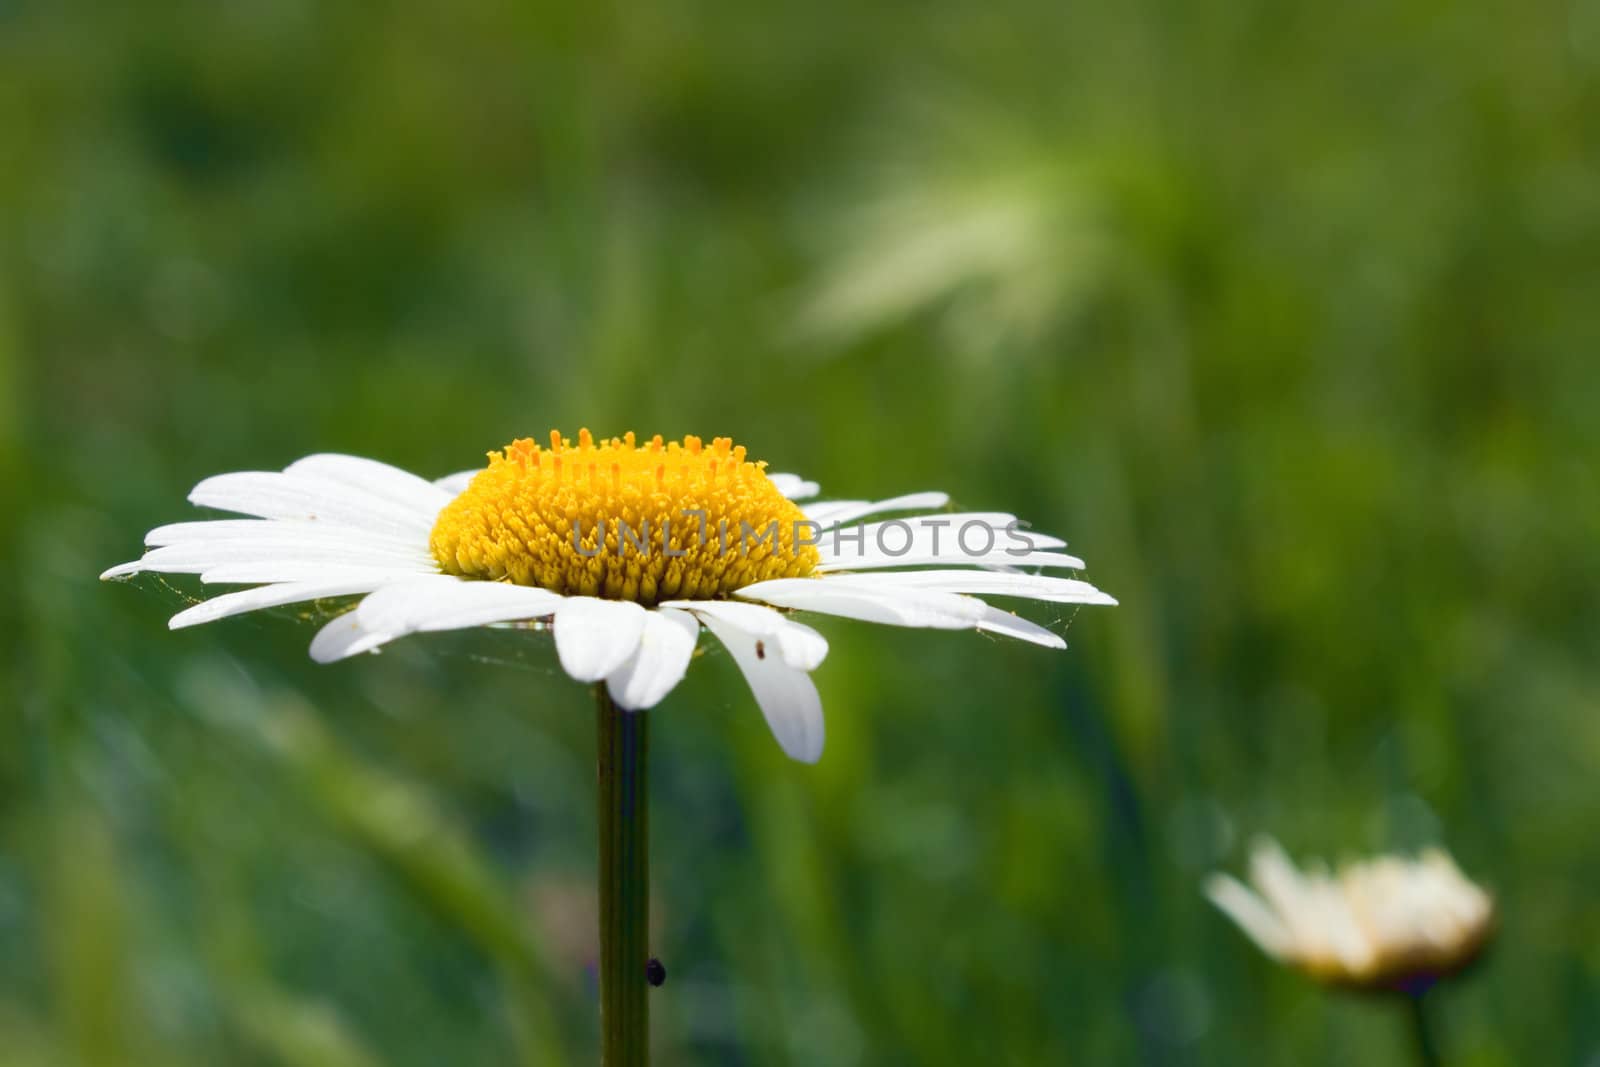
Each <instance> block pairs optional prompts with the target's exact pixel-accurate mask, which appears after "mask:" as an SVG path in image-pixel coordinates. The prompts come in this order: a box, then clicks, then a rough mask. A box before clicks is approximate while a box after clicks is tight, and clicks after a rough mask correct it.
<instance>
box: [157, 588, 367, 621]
mask: <svg viewBox="0 0 1600 1067" xmlns="http://www.w3.org/2000/svg"><path fill="white" fill-rule="evenodd" d="M383 581H384V579H381V578H380V579H367V580H365V581H362V580H350V581H343V582H279V583H277V584H275V585H263V586H258V587H257V588H255V589H241V590H240V591H239V592H237V593H223V594H222V595H221V596H214V597H212V598H211V599H210V600H203V601H201V602H200V603H198V604H196V605H195V606H194V607H192V608H188V609H186V610H184V611H180V612H178V614H176V615H174V616H173V617H172V618H171V619H169V620H168V621H167V626H168V627H169V628H170V629H173V630H181V629H183V628H184V627H185V626H199V625H200V624H201V623H206V622H216V621H217V620H218V619H225V618H227V617H228V616H230V615H241V614H243V613H245V612H247V611H258V610H260V609H262V608H277V607H282V606H283V605H285V604H299V603H302V602H304V601H307V600H320V599H322V598H323V597H332V596H351V595H353V594H355V593H370V592H372V590H374V589H376V588H378V587H379V586H380V585H382V584H383Z"/></svg>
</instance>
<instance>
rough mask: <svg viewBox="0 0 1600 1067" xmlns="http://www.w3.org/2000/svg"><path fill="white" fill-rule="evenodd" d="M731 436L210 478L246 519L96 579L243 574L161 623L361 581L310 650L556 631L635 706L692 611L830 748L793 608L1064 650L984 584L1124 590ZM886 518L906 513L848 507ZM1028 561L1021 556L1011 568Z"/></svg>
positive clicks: (690, 637) (309, 466)
mask: <svg viewBox="0 0 1600 1067" xmlns="http://www.w3.org/2000/svg"><path fill="white" fill-rule="evenodd" d="M764 468H765V465H764V464H762V463H756V462H752V461H750V460H748V459H747V458H746V456H745V450H744V449H743V448H742V447H736V446H734V445H733V443H732V442H731V441H729V440H728V439H727V438H718V439H717V440H715V441H713V442H712V443H711V444H710V445H705V444H703V443H702V441H701V440H700V439H699V438H697V437H685V438H684V439H683V441H682V442H677V441H673V442H663V441H662V439H661V438H660V437H655V438H653V439H652V440H650V441H647V442H644V443H638V442H637V441H636V440H635V438H634V435H633V434H631V433H630V434H628V435H626V436H625V437H623V438H620V439H618V438H613V439H611V440H608V441H597V440H595V439H594V438H592V437H591V436H590V434H589V432H588V431H587V430H585V431H583V432H581V433H580V434H579V435H578V440H577V442H576V443H574V442H572V441H570V440H567V439H564V438H562V437H561V435H560V434H559V433H552V434H551V435H550V444H549V447H548V448H546V447H542V446H540V445H538V444H535V443H534V442H532V441H530V440H519V441H515V442H513V443H512V444H510V445H509V446H507V447H506V448H505V449H504V450H503V451H500V452H491V453H490V454H489V464H488V466H487V467H486V468H485V469H483V470H479V471H463V472H461V473H458V474H453V475H450V476H449V477H446V478H441V479H439V480H438V481H427V480H425V479H423V478H420V477H417V476H416V475H413V474H409V473H407V472H405V471H402V470H399V469H397V468H394V467H390V466H387V465H385V464H383V463H379V462H376V461H374V460H370V459H360V458H357V457H354V456H340V455H316V456H308V457H306V458H305V459H302V460H298V461H296V462H295V463H292V464H290V465H289V466H288V467H287V468H285V469H284V470H282V471H274V472H255V471H250V472H241V473H234V474H222V475H217V476H216V477H213V478H208V479H206V480H205V481H203V482H201V483H200V484H199V485H197V486H196V487H195V489H194V491H193V492H192V493H190V494H189V500H190V502H191V503H193V504H196V505H199V506H201V507H209V508H215V509H218V510H220V511H227V512H234V513H237V514H240V515H246V516H251V517H250V518H244V519H220V520H213V521H204V522H185V523H177V524H175V525H169V526H162V527H159V528H157V529H154V530H151V531H150V533H149V534H147V535H146V537H145V544H146V545H147V546H148V547H149V551H147V552H146V553H145V555H144V557H143V558H142V559H139V560H137V561H135V562H132V563H126V564H123V565H121V566H118V567H113V568H111V569H110V570H108V571H106V572H105V574H103V575H102V576H101V577H102V578H121V577H126V576H129V575H134V574H138V573H140V572H145V571H151V572H160V573H177V574H198V575H199V576H200V581H201V582H204V583H208V584H213V583H214V584H232V585H249V586H253V588H247V589H242V590H238V591H234V592H227V593H223V594H222V595H220V596H216V597H213V598H211V599H209V600H205V601H202V602H200V603H198V604H196V605H194V606H193V607H190V608H189V609H187V610H185V611H182V612H179V613H178V614H177V615H176V616H174V617H173V619H172V620H171V623H170V625H171V626H172V628H173V629H177V628H180V627H184V626H193V625H196V624H198V623H203V622H212V621H215V620H217V619H222V618H225V617H227V616H230V615H237V614H240V613H241V612H247V611H255V610H257V609H261V608H269V607H276V606H281V605H285V604H294V603H300V602H304V601H310V600H317V599H321V598H324V597H342V596H351V595H364V599H362V600H361V601H360V602H359V603H358V604H356V605H355V607H354V608H353V609H351V610H350V611H348V612H346V613H345V614H342V615H340V616H338V617H337V618H334V619H333V620H332V621H330V622H328V623H327V624H326V625H325V626H324V627H323V628H322V630H321V631H320V632H319V633H318V634H317V635H316V636H315V638H313V640H312V642H311V656H312V658H313V659H316V660H318V661H319V662H331V661H333V660H339V659H343V658H345V657H347V656H352V655H355V654H357V653H360V652H370V651H373V650H375V649H377V648H379V647H380V646H382V645H384V644H386V643H387V642H390V641H393V640H395V639H396V638H398V637H402V636H404V635H406V634H410V633H418V632H423V631H432V630H454V629H462V628H467V627H475V626H493V625H505V624H533V625H536V626H540V627H543V626H548V628H549V629H550V630H551V631H552V633H553V634H554V638H555V646H556V654H557V657H558V658H559V659H560V662H561V665H562V667H563V668H564V669H565V670H566V672H567V673H568V674H570V675H571V676H572V677H573V678H575V679H577V680H578V681H582V682H601V681H603V682H604V683H605V685H606V688H607V690H608V691H609V693H610V695H611V698H612V699H613V700H614V701H615V702H616V703H617V704H618V705H619V706H621V707H623V708H626V709H629V710H639V709H643V708H648V707H651V706H653V705H655V704H656V703H658V702H659V701H660V700H661V699H662V698H663V697H665V696H666V694H667V693H668V692H669V691H671V690H672V688H673V687H674V686H675V685H677V683H678V681H679V680H680V679H681V678H682V677H683V676H684V673H685V672H686V671H687V669H688V666H689V661H690V658H691V657H692V655H693V653H694V649H695V644H696V642H697V640H698V637H699V631H700V627H701V626H702V625H703V626H705V627H706V629H708V630H710V631H711V632H712V633H713V634H714V635H716V637H717V639H718V640H720V641H721V642H722V643H723V644H724V645H725V646H726V647H727V649H728V651H729V653H730V654H731V655H732V657H733V660H734V662H735V663H736V664H737V665H738V667H739V669H740V671H741V672H742V673H743V674H744V676H745V679H746V680H747V681H748V682H749V684H750V688H751V689H752V690H753V692H754V694H755V697H756V701H757V703H758V704H759V705H760V706H761V710H762V712H763V713H764V714H765V716H766V719H767V722H768V724H769V725H770V726H771V728H772V732H773V734H774V735H775V736H776V737H777V739H778V743H779V744H780V745H782V746H783V749H784V751H785V752H787V753H788V754H789V755H790V756H792V757H794V758H795V759H798V760H803V761H806V762H814V761H815V760H816V759H817V758H818V757H819V756H820V755H821V753H822V741H823V725H822V706H821V701H820V699H819V698H818V695H817V690H816V687H815V686H814V685H813V684H812V681H811V678H810V672H811V671H812V670H815V669H816V667H817V666H818V665H819V664H821V662H822V660H823V657H824V656H825V655H826V654H827V651H828V644H827V642H826V641H825V640H824V639H823V637H822V635H821V634H819V633H817V632H816V631H815V630H813V629H811V628H810V627H809V626H806V625H805V624H804V623H801V622H798V621H796V620H795V619H794V618H793V617H792V616H791V614H790V611H791V610H804V611H814V612H819V613H822V614H828V615H837V616H842V617H845V618H851V619H861V620H865V621H869V622H881V623H888V624H890V625H896V626H913V627H931V628H936V629H972V630H982V631H986V632H989V633H994V634H1003V635H1005V636H1008V637H1014V638H1018V639H1020V640H1023V641H1030V642H1033V643H1034V644H1039V645H1044V646H1046V647H1049V648H1065V647H1066V643H1065V642H1064V641H1063V640H1062V639H1061V638H1060V637H1059V636H1057V635H1056V634H1054V633H1052V632H1051V631H1049V630H1047V629H1044V628H1043V627H1040V626H1037V625H1035V624H1034V623H1031V622H1028V621H1026V620H1024V619H1020V618H1018V617H1017V616H1015V615H1012V614H1010V613H1008V612H1005V611H1001V610H999V609H998V608H995V607H992V606H991V605H989V604H987V603H985V602H984V601H983V600H980V599H978V597H977V596H975V595H974V594H981V595H985V596H999V597H1019V598H1024V599H1030V600H1040V601H1048V602H1052V603H1059V604H1114V603H1115V601H1114V600H1113V599H1112V598H1111V597H1109V596H1107V595H1106V594H1104V593H1102V592H1100V591H1099V590H1098V589H1096V588H1095V587H1094V586H1092V585H1090V584H1088V583H1087V582H1083V581H1079V580H1077V579H1073V578H1064V577H1056V576H1049V575H1043V574H1038V573H1035V572H1033V571H1032V570H1031V569H1032V568H1066V569H1078V568H1081V567H1082V566H1083V562H1082V561H1081V560H1079V559H1076V558H1074V557H1072V556H1069V555H1065V554H1063V553H1061V552H1059V551H1056V550H1057V549H1060V548H1062V547H1064V546H1065V542H1064V541H1061V540H1059V539H1056V538H1052V537H1046V536H1043V535H1040V534H1034V533H1029V532H1027V531H1026V530H1025V529H1024V528H1023V527H1022V524H1020V523H1019V521H1018V520H1017V519H1016V518H1015V516H1012V515H1007V514H1000V513H991V512H983V513H970V514H956V513H946V512H937V513H935V514H926V513H928V512H930V511H933V510H934V509H939V508H943V507H944V506H945V505H946V504H947V503H948V498H947V497H946V495H945V494H943V493H913V494H910V495H908V496H899V497H894V498H891V499H887V500H877V501H865V500H843V501H830V502H823V503H811V504H806V505H801V504H798V503H796V501H799V500H806V499H808V498H810V497H813V496H815V495H816V493H817V486H816V485H815V483H812V482H807V481H804V480H802V479H801V478H799V477H797V476H795V475H789V474H773V475H768V474H767V473H766V472H765V469H764ZM892 514H898V515H901V516H906V517H904V518H893V519H880V520H879V521H875V522H872V523H862V522H861V520H863V519H865V518H868V517H872V516H883V515H892ZM1019 568H1029V570H1027V571H1024V570H1022V569H1019Z"/></svg>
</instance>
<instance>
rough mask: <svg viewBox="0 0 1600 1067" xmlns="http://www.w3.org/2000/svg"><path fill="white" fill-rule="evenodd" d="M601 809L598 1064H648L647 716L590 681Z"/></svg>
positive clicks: (640, 1066)
mask: <svg viewBox="0 0 1600 1067" xmlns="http://www.w3.org/2000/svg"><path fill="white" fill-rule="evenodd" d="M595 692H596V697H595V736H596V740H597V749H598V751H597V764H598V770H599V787H598V790H597V793H596V798H597V800H598V802H599V811H600V1062H601V1064H602V1065H603V1067H644V1065H645V1064H648V1063H649V1062H650V1047H649V1039H650V1006H649V1002H648V1001H647V1000H646V997H645V994H646V993H647V992H648V991H649V985H648V983H647V982H646V979H645V966H646V964H647V962H648V960H649V956H650V806H649V801H650V797H649V780H648V777H647V775H646V766H647V759H646V757H647V756H648V753H649V746H648V744H647V740H646V734H645V716H644V715H643V714H642V713H638V712H631V711H624V710H623V709H621V708H619V707H617V706H616V705H615V704H614V703H612V701H611V696H610V694H608V693H607V692H606V687H605V685H604V684H603V683H602V684H601V685H598V686H596V687H595Z"/></svg>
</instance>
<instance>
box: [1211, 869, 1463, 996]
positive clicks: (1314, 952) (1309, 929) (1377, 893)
mask: <svg viewBox="0 0 1600 1067" xmlns="http://www.w3.org/2000/svg"><path fill="white" fill-rule="evenodd" d="M1250 872H1251V880H1252V881H1253V882H1254V883H1255V889H1254V890H1253V891H1252V890H1251V889H1248V888H1246V887H1245V886H1244V885H1243V884H1241V883H1240V882H1239V881H1237V880H1236V879H1234V878H1232V877H1230V876H1228V875H1225V874H1216V875H1212V877H1211V878H1210V879H1209V880H1208V881H1207V882H1206V887H1205V889H1206V895H1207V896H1208V897H1210V898H1211V901H1212V903H1214V904H1215V905H1216V906H1217V907H1218V908H1221V909H1222V911H1223V912H1225V913H1226V914H1227V915H1228V917H1229V918H1231V919H1232V920H1233V921H1234V922H1235V923H1237V924H1238V925H1239V927H1240V929H1242V930H1243V931H1244V932H1245V933H1246V934H1247V935H1249V937H1250V939H1251V940H1252V941H1254V942H1255V943H1256V944H1257V945H1258V946H1260V947H1261V949H1262V951H1264V952H1266V953H1267V955H1269V956H1271V957H1272V958H1273V959H1276V960H1278V961H1279V962H1281V963H1284V964H1286V965H1288V966H1290V967H1293V968H1294V969H1296V970H1298V971H1301V972H1302V973H1304V974H1306V975H1309V976H1310V977H1311V978H1314V979H1316V980H1317V981H1319V982H1323V983H1325V984H1328V985H1337V986H1345V987H1351V988H1357V989H1392V990H1399V991H1403V992H1409V993H1413V994H1417V993H1420V992H1421V991H1422V990H1424V989H1426V988H1427V987H1428V986H1430V985H1432V984H1433V983H1434V982H1436V981H1438V980H1439V979H1440V978H1444V977H1447V976H1449V975H1452V974H1455V973H1456V972H1458V971H1460V970H1462V969H1463V968H1464V967H1466V966H1467V965H1468V964H1470V963H1471V962H1472V961H1473V960H1475V959H1476V958H1477V957H1478V955H1479V953H1481V952H1482V951H1483V948H1484V946H1485V945H1486V944H1487V943H1488V941H1489V938H1490V936H1491V935H1492V934H1493V932H1494V900H1493V899H1492V898H1491V897H1490V896H1489V894H1488V893H1486V892H1484V890H1483V889H1482V888H1480V887H1479V886H1477V885H1475V884H1473V883H1472V881H1470V880H1469V879H1468V878H1467V877H1466V876H1465V875H1464V874H1462V873H1461V869H1460V868H1459V867H1457V866H1456V864H1455V861H1454V860H1452V859H1451V858H1450V856H1449V855H1448V854H1447V853H1445V852H1444V851H1442V850H1440V849H1429V850H1427V851H1425V852H1423V853H1422V855H1421V856H1420V857H1419V858H1416V859H1411V858H1409V857H1404V856H1393V855H1388V856H1379V857H1376V858H1373V859H1369V860H1364V861H1361V862H1358V863H1354V864H1351V865H1349V866H1347V867H1345V868H1344V869H1342V870H1341V871H1339V873H1338V874H1337V875H1333V874H1330V873H1329V872H1328V870H1327V868H1326V867H1324V866H1322V865H1321V864H1312V865H1311V866H1309V867H1308V868H1307V870H1305V871H1303V872H1302V871H1300V870H1298V869H1296V867H1295V865H1294V864H1293V863H1292V862H1291V861H1290V859H1289V857H1288V856H1287V855H1286V854H1285V853H1284V851H1283V849H1282V848H1281V847H1279V845H1278V844H1277V842H1275V841H1271V840H1263V841H1261V842H1259V843H1258V844H1257V845H1256V847H1255V849H1254V852H1253V854H1252V856H1251V860H1250Z"/></svg>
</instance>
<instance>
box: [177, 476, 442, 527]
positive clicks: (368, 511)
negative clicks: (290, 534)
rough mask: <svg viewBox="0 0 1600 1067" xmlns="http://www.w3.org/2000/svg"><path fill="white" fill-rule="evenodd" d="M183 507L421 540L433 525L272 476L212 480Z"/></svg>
mask: <svg viewBox="0 0 1600 1067" xmlns="http://www.w3.org/2000/svg"><path fill="white" fill-rule="evenodd" d="M189 502H190V503H192V504H194V505H195V506H197V507H206V508H217V509H218V510H220V511H233V512H237V513H239V514H241V515H255V516H258V517H260V518H263V519H299V520H303V521H306V522H333V523H340V524H342V525H346V526H355V527H358V528H360V529H363V530H371V531H374V532H376V533H384V534H391V535H398V536H401V537H406V536H411V537H415V536H417V535H419V534H420V535H421V536H422V537H423V538H424V539H426V537H427V535H428V532H429V531H430V530H431V529H432V528H433V520H434V516H433V515H431V514H428V513H426V512H423V511H418V510H417V509H414V508H409V507H406V506H404V505H401V504H396V503H394V502H393V501H391V500H387V499H385V498H383V497H381V496H378V495H376V494H374V493H370V492H367V491H365V490H361V489H356V488H353V487H351V486H349V485H345V484H342V483H340V482H330V481H328V480H326V479H323V478H314V477H311V476H310V475H304V474H283V473H280V472H277V471H238V472H236V473H233V474H218V475H216V476H215V477H211V478H207V479H206V480H205V481H203V482H201V483H200V484H199V485H197V486H195V487H194V489H193V491H192V492H190V494H189Z"/></svg>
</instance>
